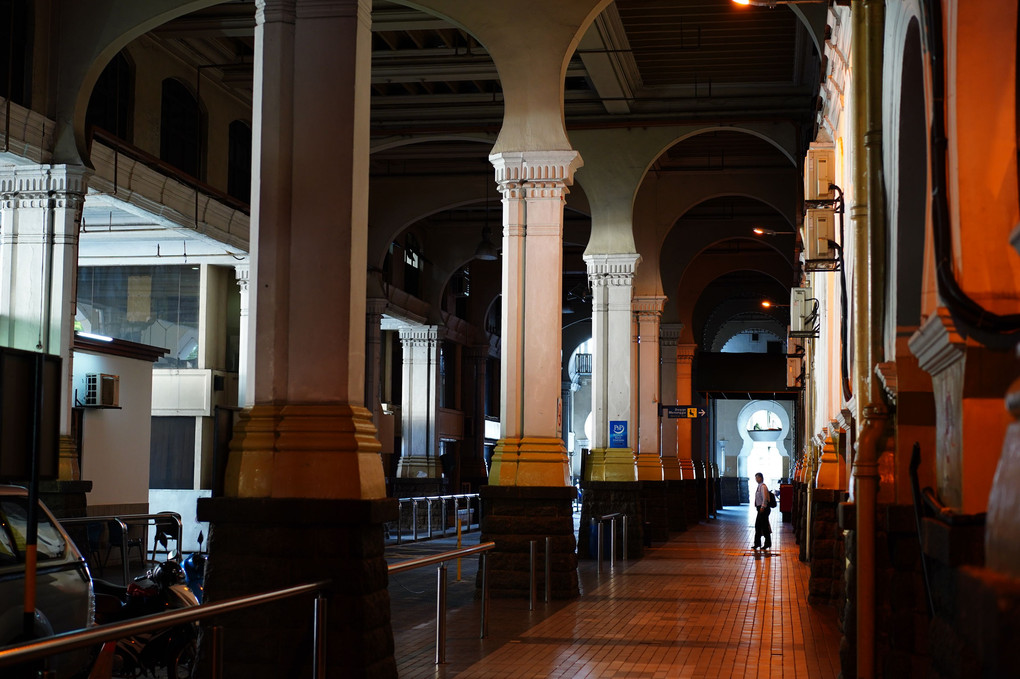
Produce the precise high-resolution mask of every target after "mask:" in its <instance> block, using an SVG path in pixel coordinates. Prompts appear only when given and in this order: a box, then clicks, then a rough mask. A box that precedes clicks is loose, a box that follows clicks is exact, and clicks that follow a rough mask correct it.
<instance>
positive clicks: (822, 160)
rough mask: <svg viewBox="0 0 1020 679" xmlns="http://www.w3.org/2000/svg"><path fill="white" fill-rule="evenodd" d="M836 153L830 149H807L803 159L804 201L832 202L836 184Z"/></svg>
mask: <svg viewBox="0 0 1020 679" xmlns="http://www.w3.org/2000/svg"><path fill="white" fill-rule="evenodd" d="M835 173H836V151H835V149H833V148H831V147H816V148H811V149H808V152H807V157H806V158H805V159H804V200H832V199H833V198H834V197H835V191H834V190H833V189H831V188H829V187H830V186H832V185H833V184H835V183H836V174H835Z"/></svg>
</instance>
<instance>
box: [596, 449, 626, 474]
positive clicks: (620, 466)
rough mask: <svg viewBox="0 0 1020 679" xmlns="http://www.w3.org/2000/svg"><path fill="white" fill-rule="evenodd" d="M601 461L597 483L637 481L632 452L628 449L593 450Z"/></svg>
mask: <svg viewBox="0 0 1020 679" xmlns="http://www.w3.org/2000/svg"><path fill="white" fill-rule="evenodd" d="M596 452H597V453H599V454H600V455H601V456H602V457H603V459H604V462H603V469H604V472H603V474H602V478H601V479H594V478H593V479H592V480H599V481H637V469H636V468H635V466H634V451H633V450H631V449H630V448H602V449H597V450H593V451H592V453H593V454H594V453H596Z"/></svg>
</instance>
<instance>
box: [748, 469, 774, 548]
mask: <svg viewBox="0 0 1020 679" xmlns="http://www.w3.org/2000/svg"><path fill="white" fill-rule="evenodd" d="M754 480H755V481H757V482H758V490H756V491H754V508H755V509H756V510H757V514H755V517H754V545H752V547H751V549H753V550H755V551H757V549H758V544H759V543H760V542H761V537H762V536H764V537H765V545H764V547H762V549H764V550H766V551H768V550H769V549H771V548H772V526H770V525H769V515H770V514H771V513H772V508H771V507H769V495H768V494H769V492H770V491H769V489H768V486H766V485H765V477H764V476H762V475H761V472H758V473H757V474H755V475H754Z"/></svg>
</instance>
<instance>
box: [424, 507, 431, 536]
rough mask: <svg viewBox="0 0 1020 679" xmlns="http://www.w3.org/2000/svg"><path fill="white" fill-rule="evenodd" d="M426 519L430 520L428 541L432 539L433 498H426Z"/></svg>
mask: <svg viewBox="0 0 1020 679" xmlns="http://www.w3.org/2000/svg"><path fill="white" fill-rule="evenodd" d="M425 518H426V519H427V520H428V524H429V525H428V533H426V535H428V539H429V540H431V539H432V498H429V497H427V498H425Z"/></svg>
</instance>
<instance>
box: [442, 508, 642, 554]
mask: <svg viewBox="0 0 1020 679" xmlns="http://www.w3.org/2000/svg"><path fill="white" fill-rule="evenodd" d="M458 546H459V545H458ZM623 560H624V561H627V515H626V514H624V515H623Z"/></svg>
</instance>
